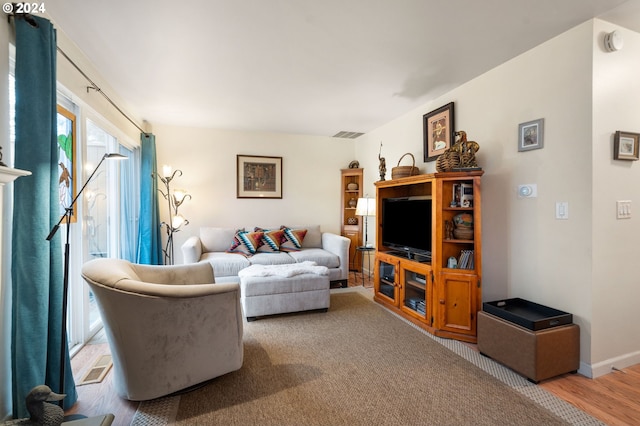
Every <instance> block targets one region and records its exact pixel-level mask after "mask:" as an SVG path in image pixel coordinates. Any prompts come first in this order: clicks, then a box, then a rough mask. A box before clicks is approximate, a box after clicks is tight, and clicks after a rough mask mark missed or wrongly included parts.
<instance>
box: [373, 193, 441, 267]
mask: <svg viewBox="0 0 640 426" xmlns="http://www.w3.org/2000/svg"><path fill="white" fill-rule="evenodd" d="M382 244H383V245H384V246H387V247H390V248H393V249H397V250H402V251H404V252H408V253H411V254H413V253H418V254H427V253H429V254H430V253H431V198H425V197H408V198H385V199H383V200H382Z"/></svg>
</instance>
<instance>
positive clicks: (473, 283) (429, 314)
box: [374, 170, 483, 343]
mask: <svg viewBox="0 0 640 426" xmlns="http://www.w3.org/2000/svg"><path fill="white" fill-rule="evenodd" d="M482 174H483V171H482V170H478V171H465V172H446V173H434V174H426V175H417V176H409V177H404V178H399V179H394V180H386V181H378V182H376V183H375V186H376V204H377V208H376V211H377V212H378V213H377V216H376V257H375V259H376V260H375V270H374V291H375V293H374V300H375V301H376V302H378V303H380V304H382V305H383V306H385V307H387V308H388V309H390V310H393V311H394V312H396V313H398V314H400V315H401V316H403V317H405V318H407V319H409V320H411V321H412V322H413V323H415V324H417V325H419V326H420V327H422V328H424V329H425V330H427V331H428V332H430V333H431V334H434V335H436V336H440V337H446V338H452V339H457V340H462V341H466V342H473V343H476V341H477V333H476V325H477V313H478V311H479V310H481V307H482V289H481V277H482V269H481V268H482V246H481V240H482V228H481V224H482V220H481V219H482V215H481V212H482V211H481V196H480V195H481V194H480V178H481V176H482ZM454 188H455V191H454ZM400 197H412V198H425V197H426V198H428V197H431V200H432V215H431V217H432V223H431V229H432V244H431V259H428V257H425V256H420V255H411V254H407V253H406V252H404V251H401V250H396V249H394V248H392V247H386V246H385V245H384V243H383V229H382V228H383V200H384V199H386V198H400ZM463 220H464V221H465V222H471V223H472V224H473V228H472V230H469V229H467V230H466V234H463V233H462V228H460V229H459V230H458V231H459V232H456V235H453V232H452V230H453V228H452V224H453V223H454V221H457V222H458V223H460V222H461V221H463ZM406 231H407V232H411V231H412V228H411V223H407V224H406ZM451 259H455V262H454V261H453V260H451ZM450 262H451V263H450ZM456 263H457V264H458V267H451V266H455V264H456Z"/></svg>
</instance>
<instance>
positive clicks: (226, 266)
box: [200, 252, 251, 277]
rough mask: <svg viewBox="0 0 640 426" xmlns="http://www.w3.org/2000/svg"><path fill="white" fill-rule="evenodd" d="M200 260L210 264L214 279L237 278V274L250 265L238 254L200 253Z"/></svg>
mask: <svg viewBox="0 0 640 426" xmlns="http://www.w3.org/2000/svg"><path fill="white" fill-rule="evenodd" d="M200 260H201V261H207V262H209V263H211V266H213V273H214V275H215V276H216V277H226V276H229V275H231V276H237V275H238V272H240V271H241V270H243V269H244V268H248V267H249V265H251V263H249V260H247V258H246V257H245V256H243V255H242V254H238V253H225V252H212V253H202V258H201V259H200Z"/></svg>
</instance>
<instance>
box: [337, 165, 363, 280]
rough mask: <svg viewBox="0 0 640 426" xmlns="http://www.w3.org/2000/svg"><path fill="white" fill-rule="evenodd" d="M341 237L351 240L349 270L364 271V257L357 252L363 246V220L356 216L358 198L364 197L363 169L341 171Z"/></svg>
mask: <svg viewBox="0 0 640 426" xmlns="http://www.w3.org/2000/svg"><path fill="white" fill-rule="evenodd" d="M341 175H342V178H341V180H340V183H341V203H340V235H342V236H343V237H347V238H349V240H351V243H350V245H349V270H351V271H360V270H361V269H362V256H361V255H360V254H359V253H358V252H357V251H356V248H357V247H360V246H362V245H363V239H362V230H363V220H362V218H361V217H359V216H357V215H356V205H357V203H358V198H361V197H362V178H363V169H361V168H354V169H343V170H341Z"/></svg>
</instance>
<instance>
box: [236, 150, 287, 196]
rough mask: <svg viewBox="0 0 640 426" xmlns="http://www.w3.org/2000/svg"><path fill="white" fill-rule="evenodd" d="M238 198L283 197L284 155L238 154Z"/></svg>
mask: <svg viewBox="0 0 640 426" xmlns="http://www.w3.org/2000/svg"><path fill="white" fill-rule="evenodd" d="M237 160H238V165H237V177H236V183H237V198H282V157H265V156H260V155H238V156H237Z"/></svg>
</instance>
